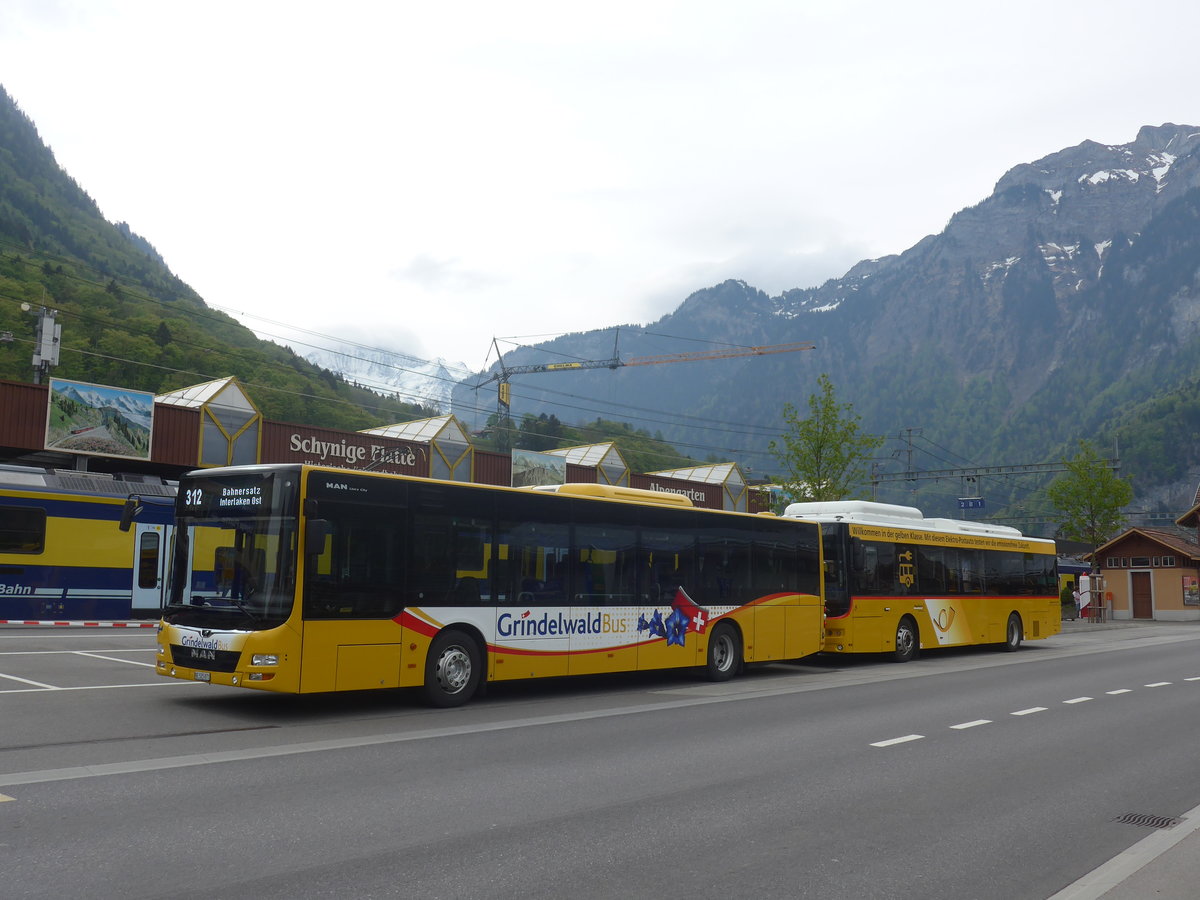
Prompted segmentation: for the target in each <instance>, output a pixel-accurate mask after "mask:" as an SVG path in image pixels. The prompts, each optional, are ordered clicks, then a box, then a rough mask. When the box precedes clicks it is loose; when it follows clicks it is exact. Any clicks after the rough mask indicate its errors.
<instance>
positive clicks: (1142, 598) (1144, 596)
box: [1130, 572, 1154, 619]
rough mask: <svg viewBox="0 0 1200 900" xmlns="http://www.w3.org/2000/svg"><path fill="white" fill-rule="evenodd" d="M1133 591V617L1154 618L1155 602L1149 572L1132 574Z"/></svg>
mask: <svg viewBox="0 0 1200 900" xmlns="http://www.w3.org/2000/svg"><path fill="white" fill-rule="evenodd" d="M1130 576H1131V578H1132V582H1131V589H1132V592H1133V617H1134V618H1135V619H1153V618H1154V600H1153V598H1152V595H1151V591H1150V573H1149V572H1131V573H1130Z"/></svg>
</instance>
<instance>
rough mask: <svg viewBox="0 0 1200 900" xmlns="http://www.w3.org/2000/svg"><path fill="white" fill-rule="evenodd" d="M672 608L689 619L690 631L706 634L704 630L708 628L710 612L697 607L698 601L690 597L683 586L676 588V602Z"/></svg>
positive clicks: (688, 628)
mask: <svg viewBox="0 0 1200 900" xmlns="http://www.w3.org/2000/svg"><path fill="white" fill-rule="evenodd" d="M671 608H672V609H676V610H678V611H679V612H680V613H681V614H682V615H685V616H687V617H688V619H689V622H688V627H687V630H688V631H694V632H696V633H697V634H704V629H705V628H707V627H708V610H707V609H705V608H704V607H702V606H697V605H696V601H695V600H693V599H692V598H691V597H689V596H688V594H687V591H685V590H684V589H683V587H682V586H681V587H679V588H676V590H675V600H674V602H673V603H672V604H671Z"/></svg>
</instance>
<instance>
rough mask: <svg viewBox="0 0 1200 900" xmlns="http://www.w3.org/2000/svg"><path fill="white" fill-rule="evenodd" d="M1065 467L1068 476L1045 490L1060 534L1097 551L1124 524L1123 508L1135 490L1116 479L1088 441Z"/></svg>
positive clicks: (1126, 482)
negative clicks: (1053, 510)
mask: <svg viewBox="0 0 1200 900" xmlns="http://www.w3.org/2000/svg"><path fill="white" fill-rule="evenodd" d="M1063 464H1064V465H1066V467H1067V471H1066V473H1065V474H1063V475H1060V476H1058V477H1057V478H1055V479H1054V481H1052V482H1050V486H1049V487H1048V488H1046V495H1047V496H1048V497H1049V498H1050V503H1051V505H1052V506H1053V507H1054V509H1055V511H1056V512H1057V519H1058V524H1059V531H1060V532H1061V533H1062V535H1063V536H1064V537H1067V538H1069V539H1070V540H1073V541H1083V542H1084V543H1087V544H1091V546H1092V548H1093V549H1094V548H1096V547H1099V546H1100V545H1101V544H1103V543H1104V542H1105V541H1106V540H1108V538H1109V537H1111V536H1112V535H1113V534H1115V533H1116V532H1117V531H1118V530H1119V529H1120V528H1121V526H1122V525H1124V524H1125V516H1123V515H1122V514H1121V508H1122V507H1123V506H1125V505H1127V504H1128V503H1129V501H1130V500H1132V499H1133V487H1132V486H1131V485H1130V484H1129V482H1128V481H1127V480H1126V479H1124V478H1121V477H1119V476H1118V475H1116V473H1114V472H1113V471H1112V469H1110V468H1109V466H1108V463H1107V462H1106V461H1105V460H1102V459H1101V458H1100V456H1099V455H1098V454H1097V453H1096V448H1095V447H1093V446H1092V445H1091V444H1090V443H1088V442H1087V441H1080V442H1079V452H1078V453H1076V454H1075V456H1074V457H1073V458H1072V459H1064V460H1063Z"/></svg>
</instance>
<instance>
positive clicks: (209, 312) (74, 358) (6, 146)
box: [0, 88, 427, 429]
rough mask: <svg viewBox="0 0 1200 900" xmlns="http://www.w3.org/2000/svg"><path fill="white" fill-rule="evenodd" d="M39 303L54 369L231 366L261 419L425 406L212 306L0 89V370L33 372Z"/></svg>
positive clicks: (345, 417) (141, 379)
mask: <svg viewBox="0 0 1200 900" xmlns="http://www.w3.org/2000/svg"><path fill="white" fill-rule="evenodd" d="M23 305H27V306H28V307H30V309H29V310H26V309H23V308H22V307H23ZM42 307H46V308H49V309H54V310H57V320H58V322H59V323H60V324H61V325H62V346H61V352H60V364H59V366H58V367H57V368H55V369H54V370H53V371H52V372H51V375H53V376H58V377H62V378H71V379H78V380H81V381H88V382H93V383H97V384H110V385H117V386H121V387H130V388H136V389H138V390H145V391H151V392H153V393H163V392H166V391H169V390H173V389H176V388H181V387H186V386H188V385H193V384H198V383H201V382H205V381H210V380H212V379H215V378H222V377H225V376H229V375H234V376H236V377H237V378H238V379H239V380H240V381H241V382H242V383H243V384H244V385H245V387H246V389H247V391H248V393H249V394H250V395H251V397H253V399H254V401H255V403H257V404H258V405H259V407H260V409H261V410H262V412H263V413H264V415H266V416H267V417H268V418H272V419H279V420H283V421H291V422H298V423H306V424H314V425H322V426H327V427H333V428H344V429H360V428H368V427H372V426H376V425H382V424H390V423H394V422H401V421H406V420H409V419H413V418H418V417H422V416H424V415H426V414H427V412H426V411H425V410H423V409H422V408H421V407H419V406H416V405H413V404H409V403H404V402H402V401H400V400H399V399H397V398H395V397H390V396H386V395H382V394H379V393H376V392H373V391H370V390H364V389H362V388H358V387H354V386H352V385H349V384H347V383H345V382H344V381H342V380H341V379H339V378H338V377H337V376H335V375H333V374H332V373H330V372H328V371H327V370H324V369H320V368H318V367H316V366H314V365H312V364H310V363H308V362H306V361H305V360H304V359H302V358H301V357H300V356H298V355H297V354H296V353H294V352H293V351H292V350H291V349H289V348H287V347H283V346H280V345H277V344H274V343H272V342H270V341H264V340H260V339H259V338H257V337H256V336H255V335H254V333H253V332H251V331H250V330H249V329H247V328H245V327H244V326H242V325H241V324H240V323H238V322H237V321H235V320H234V319H233V318H231V317H230V316H227V315H225V314H224V313H221V312H218V311H216V310H214V309H211V308H209V307H208V306H207V305H206V304H205V303H204V301H203V300H202V299H201V298H200V297H199V296H197V295H196V293H195V291H193V290H192V289H191V288H189V287H188V286H187V285H186V284H185V283H184V282H183V281H181V280H180V279H179V278H177V277H176V276H175V275H174V274H172V272H171V271H170V269H169V268H168V267H167V265H166V264H165V263H164V261H163V260H162V259H161V258H160V257H159V255H158V253H157V252H155V250H154V248H153V247H152V246H151V244H150V242H149V241H147V240H146V239H144V238H142V237H140V236H138V235H137V234H135V233H134V232H133V231H132V230H131V229H130V228H129V226H128V225H126V224H124V223H121V224H113V223H110V222H108V221H107V220H105V219H104V217H103V216H102V215H101V213H100V211H99V209H98V208H97V206H96V204H95V202H94V201H93V200H92V199H91V198H90V197H89V196H88V195H87V194H86V193H85V192H84V190H83V189H82V188H81V187H80V186H79V185H78V184H76V183H75V182H74V181H73V180H72V179H71V178H70V177H69V176H68V175H67V174H66V173H64V172H63V171H62V170H61V169H60V168H59V166H58V164H57V163H56V162H55V160H54V156H53V154H52V153H51V152H50V150H49V149H48V148H47V147H45V145H44V144H43V143H42V140H41V138H40V137H39V135H38V133H37V129H36V128H35V127H34V125H33V122H32V121H31V120H30V119H29V117H28V116H26V115H25V114H24V113H23V112H22V111H21V110H20V109H19V108H18V107H17V105H16V103H15V102H14V101H13V99H12V98H11V97H9V96H8V94H7V93H6V92H5V91H4V90H3V88H0V332H4V333H8V334H10V335H11V340H7V339H6V340H5V341H4V342H3V343H0V377H2V378H8V379H14V380H20V381H28V380H30V379H31V377H32V368H31V359H32V352H33V340H34V334H35V328H36V313H37V311H38V310H39V309H40V308H42Z"/></svg>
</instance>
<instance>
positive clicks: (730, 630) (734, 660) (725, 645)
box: [705, 625, 742, 681]
mask: <svg viewBox="0 0 1200 900" xmlns="http://www.w3.org/2000/svg"><path fill="white" fill-rule="evenodd" d="M741 662H742V642H741V640H740V639H739V638H738V633H737V630H736V629H735V628H734V627H733V626H732V625H718V626H717V627H716V629H714V631H713V633H712V636H711V637H710V638H709V639H708V663H707V665H706V666H705V674H707V675H708V680H709V681H728V680H729V679H730V678H732V677H733V676H734V675H735V674H737V670H738V666H740V665H741Z"/></svg>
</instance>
